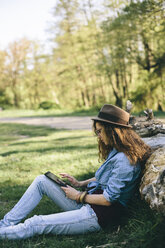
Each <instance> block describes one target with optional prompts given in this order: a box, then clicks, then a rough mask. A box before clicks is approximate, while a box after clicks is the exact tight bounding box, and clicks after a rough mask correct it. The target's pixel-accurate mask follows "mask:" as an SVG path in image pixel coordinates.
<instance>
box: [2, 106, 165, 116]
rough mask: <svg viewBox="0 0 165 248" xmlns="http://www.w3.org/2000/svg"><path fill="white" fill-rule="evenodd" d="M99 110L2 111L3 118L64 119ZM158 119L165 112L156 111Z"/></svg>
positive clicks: (95, 112)
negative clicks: (63, 117) (64, 117)
mask: <svg viewBox="0 0 165 248" xmlns="http://www.w3.org/2000/svg"><path fill="white" fill-rule="evenodd" d="M98 111H99V108H98V109H96V108H91V109H81V110H71V109H70V110H69V109H67V110H64V109H48V110H43V109H38V110H24V109H22V110H21V109H9V110H3V111H0V118H1V117H62V116H94V115H97V114H98ZM132 114H133V115H135V116H138V115H139V114H140V115H144V112H143V111H141V112H139V113H132ZM154 116H155V117H156V118H163V119H164V118H165V112H161V111H154Z"/></svg>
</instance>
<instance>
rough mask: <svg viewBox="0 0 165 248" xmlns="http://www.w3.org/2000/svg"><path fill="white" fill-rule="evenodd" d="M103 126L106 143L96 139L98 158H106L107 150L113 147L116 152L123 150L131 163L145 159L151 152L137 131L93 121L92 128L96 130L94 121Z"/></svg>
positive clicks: (141, 161) (142, 161)
mask: <svg viewBox="0 0 165 248" xmlns="http://www.w3.org/2000/svg"><path fill="white" fill-rule="evenodd" d="M97 122H98V123H100V125H101V126H103V128H104V131H105V134H106V136H107V138H108V142H109V144H108V145H105V144H104V143H103V142H102V141H101V139H98V148H99V158H100V159H104V160H105V159H106V158H107V156H108V154H109V152H110V151H111V150H112V149H113V148H115V149H116V150H117V151H118V152H123V153H124V154H125V155H126V156H127V158H128V159H129V161H130V163H131V164H136V163H137V162H140V163H141V164H145V161H146V160H147V158H148V157H149V156H150V154H151V148H150V146H148V145H146V144H145V143H144V141H143V140H142V139H141V138H140V137H139V135H138V134H137V133H135V132H134V130H132V129H131V128H127V127H123V126H117V125H112V124H109V123H107V122H102V121H94V123H93V128H94V131H96V123H97Z"/></svg>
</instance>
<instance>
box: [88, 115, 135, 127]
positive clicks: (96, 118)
mask: <svg viewBox="0 0 165 248" xmlns="http://www.w3.org/2000/svg"><path fill="white" fill-rule="evenodd" d="M91 120H93V121H102V122H108V123H111V124H113V125H116V126H121V127H128V128H132V126H130V125H124V124H120V123H117V122H113V121H109V120H106V119H102V118H99V117H94V118H91Z"/></svg>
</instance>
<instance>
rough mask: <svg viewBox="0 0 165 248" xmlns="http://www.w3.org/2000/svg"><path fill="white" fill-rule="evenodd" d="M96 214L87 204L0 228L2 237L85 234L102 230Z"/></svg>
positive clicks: (0, 236)
mask: <svg viewBox="0 0 165 248" xmlns="http://www.w3.org/2000/svg"><path fill="white" fill-rule="evenodd" d="M100 229H101V228H100V226H99V224H98V221H97V217H96V214H95V213H94V211H93V209H92V208H91V207H90V206H89V205H88V204H87V205H84V206H83V207H81V208H80V209H78V210H73V211H67V212H63V213H57V214H51V215H40V216H34V217H32V218H29V219H27V220H26V221H25V222H24V223H20V224H18V225H15V226H9V227H3V228H0V239H5V238H7V239H13V240H14V239H26V238H29V237H32V236H34V235H41V234H48V233H50V234H56V235H57V234H58V235H59V234H64V235H67V234H69V235H70V234H84V233H87V232H94V231H98V230H100Z"/></svg>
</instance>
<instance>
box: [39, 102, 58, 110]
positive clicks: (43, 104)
mask: <svg viewBox="0 0 165 248" xmlns="http://www.w3.org/2000/svg"><path fill="white" fill-rule="evenodd" d="M39 108H42V109H53V108H54V109H56V108H59V105H57V104H56V103H54V102H49V101H45V102H41V103H40V104H39Z"/></svg>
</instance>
